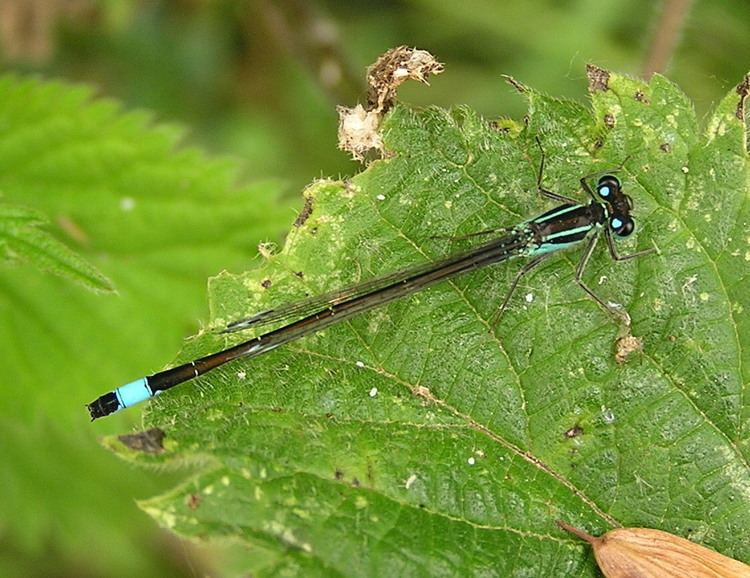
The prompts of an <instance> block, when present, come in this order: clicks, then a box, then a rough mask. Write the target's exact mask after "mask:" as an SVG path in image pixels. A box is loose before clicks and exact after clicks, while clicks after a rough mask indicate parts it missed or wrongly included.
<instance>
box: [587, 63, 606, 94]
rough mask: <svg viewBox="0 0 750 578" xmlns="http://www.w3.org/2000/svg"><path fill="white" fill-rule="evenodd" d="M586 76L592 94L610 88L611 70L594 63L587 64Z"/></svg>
mask: <svg viewBox="0 0 750 578" xmlns="http://www.w3.org/2000/svg"><path fill="white" fill-rule="evenodd" d="M586 78H588V80H589V92H590V93H591V94H594V93H595V92H604V91H605V90H609V71H607V70H604V69H603V68H599V67H598V66H595V65H594V64H587V65H586Z"/></svg>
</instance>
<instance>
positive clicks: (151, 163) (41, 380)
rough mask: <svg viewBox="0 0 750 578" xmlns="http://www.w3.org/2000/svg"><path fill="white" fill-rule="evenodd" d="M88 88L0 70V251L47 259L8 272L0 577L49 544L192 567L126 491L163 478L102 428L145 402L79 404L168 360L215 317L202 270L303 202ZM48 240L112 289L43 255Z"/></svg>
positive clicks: (216, 267) (3, 288)
mask: <svg viewBox="0 0 750 578" xmlns="http://www.w3.org/2000/svg"><path fill="white" fill-rule="evenodd" d="M90 93H91V91H90V90H89V89H84V88H80V87H71V86H69V85H65V84H62V83H54V82H41V81H39V80H32V79H20V78H16V77H10V76H3V77H0V126H2V135H3V138H2V140H1V141H0V166H1V167H2V168H3V169H2V170H1V171H0V192H2V195H3V204H2V205H0V211H2V217H0V229H1V230H2V232H3V234H7V233H8V232H11V233H12V234H13V237H12V243H11V244H8V241H7V237H2V238H3V239H4V240H5V243H6V245H5V246H4V248H3V251H4V253H3V254H4V255H7V251H8V250H9V249H11V250H13V252H14V254H16V255H18V254H20V253H21V251H19V249H18V242H19V241H20V242H24V243H26V246H27V248H28V251H32V250H35V253H34V257H33V259H34V260H33V262H32V264H34V265H37V267H32V266H14V267H3V269H2V271H1V272H0V343H2V344H3V346H2V347H0V365H2V367H3V378H2V387H0V422H2V432H0V439H2V440H3V441H2V443H0V462H1V463H2V464H3V467H2V468H0V470H1V471H0V487H2V488H3V491H4V492H5V497H6V499H5V500H3V501H2V504H0V575H3V576H5V575H8V576H10V575H32V573H33V572H37V573H38V572H40V571H41V570H40V569H39V568H40V567H39V566H38V564H37V566H34V564H33V562H34V561H39V560H50V562H49V563H50V566H53V565H56V567H55V569H54V570H50V571H49V572H47V573H48V574H49V573H55V572H56V573H58V574H60V573H63V574H65V573H66V567H68V566H69V567H70V568H73V569H71V570H70V571H69V572H67V573H68V574H80V572H81V571H80V568H81V561H82V560H84V561H85V563H86V567H87V569H88V570H87V571H89V572H90V573H92V574H97V575H107V576H142V575H159V576H168V575H184V573H185V569H184V568H183V567H181V566H180V564H175V563H174V561H173V560H171V559H167V558H165V557H164V554H163V547H164V544H163V543H162V542H161V541H160V540H162V539H163V536H159V535H158V534H157V533H156V532H155V531H154V524H153V523H152V522H151V521H150V520H148V519H145V517H144V516H142V515H141V514H140V512H138V511H137V508H135V506H134V504H133V499H134V497H135V496H144V495H150V494H152V493H155V492H159V491H163V488H164V487H165V483H169V481H168V480H165V479H157V478H155V477H154V476H153V475H147V473H146V472H142V471H136V470H134V469H133V468H132V467H129V465H127V464H123V463H122V462H121V461H120V460H116V459H115V458H114V456H109V459H108V457H107V456H106V455H103V452H102V450H101V448H100V447H99V446H98V444H97V442H96V437H97V436H99V435H101V434H102V433H103V432H111V431H117V430H121V429H122V428H125V427H128V426H129V425H130V424H132V423H133V421H134V420H138V419H139V414H138V412H137V411H136V412H131V413H129V414H123V415H122V416H121V417H120V418H115V419H114V420H112V421H110V422H109V423H101V424H96V425H94V426H92V425H91V424H90V422H89V420H88V419H87V417H86V415H85V410H84V404H85V403H86V402H87V401H90V400H91V399H93V398H94V397H96V396H97V395H99V394H100V393H101V392H102V391H103V390H106V389H108V388H110V387H112V385H113V384H116V383H121V382H122V381H124V380H128V379H132V376H137V375H139V374H141V373H144V372H146V371H147V370H152V369H153V368H154V367H159V366H160V364H163V362H164V359H165V356H168V355H169V352H173V351H175V349H176V348H177V347H178V346H179V343H180V342H181V340H182V338H183V336H184V335H185V334H186V333H189V332H191V331H194V330H195V329H196V328H197V325H198V323H197V320H198V319H201V318H202V317H203V316H204V315H205V313H204V312H205V279H206V277H207V276H209V275H212V274H215V273H216V272H217V271H221V270H222V269H225V268H229V269H234V270H242V269H244V268H246V266H247V263H248V261H249V260H250V259H251V258H252V257H253V256H254V255H255V254H256V246H257V243H258V242H259V241H261V240H265V239H268V238H269V237H270V238H275V237H276V236H277V235H278V234H279V233H280V232H281V231H282V227H286V226H288V225H289V223H290V222H291V221H292V220H293V219H294V212H293V210H292V209H291V208H290V207H289V206H288V205H287V204H285V203H283V202H280V201H279V195H278V191H279V186H278V185H276V184H273V183H258V184H255V185H253V186H238V185H237V184H236V182H235V173H236V170H237V165H236V163H235V162H232V161H230V160H228V159H216V158H208V157H207V156H206V155H205V154H204V153H201V152H199V151H197V150H195V149H189V148H185V147H184V146H182V147H180V146H178V144H179V141H180V139H181V134H182V132H183V131H182V130H181V129H177V128H176V127H173V126H165V125H163V124H158V125H157V124H155V123H153V122H152V121H151V120H150V119H149V118H148V116H147V115H145V114H143V113H132V112H125V111H123V110H122V109H121V107H120V106H119V105H117V104H115V103H113V102H110V101H104V100H101V99H93V98H92V97H91V94H90ZM21 207H23V208H21ZM42 215H43V216H42ZM30 240H31V241H33V243H34V248H33V249H32V248H29V245H28V243H29V241H30ZM0 242H2V241H0ZM60 243H62V244H64V246H65V247H73V248H74V250H75V255H73V254H72V253H71V252H70V251H69V250H67V249H65V248H64V247H62V245H61V244H60ZM39 248H41V249H42V250H45V251H48V259H47V260H46V261H44V262H45V263H46V262H49V261H55V264H56V265H60V263H63V264H66V265H68V266H71V267H72V269H71V274H75V275H76V276H77V277H84V278H85V277H86V276H88V277H90V279H91V280H102V279H111V280H112V283H113V284H114V285H115V286H116V287H117V292H116V293H115V292H108V293H102V292H97V293H94V292H91V291H85V290H82V288H81V286H80V284H74V283H70V282H69V281H68V280H67V279H63V278H60V277H58V276H54V275H48V274H47V273H46V270H45V271H40V270H39V264H40V259H44V257H43V256H41V257H40V256H39V253H38V251H36V249H39ZM84 260H85V261H84ZM86 263H88V264H89V265H86ZM94 267H95V269H94ZM95 271H101V272H102V275H106V278H105V277H101V278H99V277H97V276H96V275H95ZM113 496H117V498H116V499H114V502H116V503H113ZM105 513H106V514H105ZM113 544H117V545H118V547H112V545H113ZM92 551H94V552H97V555H96V556H95V557H93V558H92V556H91V552H92ZM133 552H138V556H134V555H133ZM183 558H184V555H183V554H182V553H181V554H180V556H179V559H180V560H183ZM24 560H26V561H27V562H28V567H29V569H28V570H19V569H18V567H17V565H18V564H21V563H23V561H24ZM66 564H67V565H68V566H66ZM175 565H176V566H178V568H177V570H175V569H174V566H175ZM170 567H171V568H170ZM42 573H44V572H43V571H42Z"/></svg>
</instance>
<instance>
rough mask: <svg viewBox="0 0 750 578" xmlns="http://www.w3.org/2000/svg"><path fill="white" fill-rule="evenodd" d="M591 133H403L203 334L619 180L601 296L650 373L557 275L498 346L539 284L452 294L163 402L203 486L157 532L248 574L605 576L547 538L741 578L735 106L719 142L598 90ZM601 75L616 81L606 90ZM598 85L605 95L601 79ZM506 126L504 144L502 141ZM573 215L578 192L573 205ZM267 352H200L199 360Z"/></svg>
mask: <svg viewBox="0 0 750 578" xmlns="http://www.w3.org/2000/svg"><path fill="white" fill-rule="evenodd" d="M590 73H591V78H592V109H591V110H589V109H588V108H586V107H584V106H582V105H579V104H576V103H573V102H569V101H563V100H558V99H554V98H550V97H548V96H545V95H543V94H540V93H538V92H536V91H534V90H532V89H529V88H526V87H521V86H520V85H517V86H518V87H519V88H520V89H521V90H522V91H523V92H524V93H525V95H526V97H527V98H528V104H529V112H528V120H527V123H526V126H525V128H524V129H523V130H521V131H520V134H519V131H513V130H496V129H494V128H493V127H492V126H490V124H489V123H487V122H486V121H485V120H484V119H482V118H480V117H478V115H476V114H475V113H473V112H472V111H471V110H468V109H466V108H457V109H454V110H451V111H446V110H441V109H437V108H430V109H427V110H412V109H410V108H408V107H406V106H398V107H396V108H395V109H394V110H393V111H392V112H391V113H390V115H389V116H388V117H387V120H386V122H385V125H384V126H383V127H382V132H383V135H384V137H385V142H386V146H387V148H388V149H389V150H390V151H391V152H392V155H391V156H390V157H389V158H388V159H387V160H383V161H379V162H375V163H373V164H372V165H371V166H370V167H369V168H368V169H367V170H365V171H364V172H362V173H361V174H359V175H357V176H356V177H354V178H353V179H351V181H346V182H335V181H321V182H318V183H315V184H314V185H313V186H311V187H310V188H309V189H308V190H307V191H306V192H305V196H306V198H307V199H309V201H308V203H310V204H311V206H312V212H311V214H310V215H309V217H308V218H307V220H306V221H305V222H304V224H302V226H299V227H297V228H294V229H293V230H292V231H291V232H290V234H289V236H288V238H287V242H286V244H285V246H284V248H283V249H282V251H281V252H280V253H279V254H278V255H274V256H272V257H270V258H269V259H268V260H267V262H265V263H264V264H263V266H262V267H260V268H259V269H257V270H256V271H253V272H250V273H248V274H247V275H243V276H240V277H235V276H231V275H222V276H219V277H218V278H216V279H214V280H213V282H212V284H211V288H210V297H211V307H212V324H213V326H215V327H217V328H220V327H222V326H223V325H224V324H225V323H226V322H227V321H230V320H233V319H237V318H242V317H244V316H247V315H248V314H249V313H251V312H256V311H259V310H263V309H266V308H268V307H270V306H273V305H276V304H280V303H285V302H288V301H289V300H291V299H295V298H300V297H303V296H305V295H308V294H315V293H318V292H322V291H325V290H330V289H333V288H336V287H341V286H345V285H347V284H350V283H353V282H357V281H359V280H361V279H365V278H368V277H371V276H374V275H377V274H381V273H383V272H386V271H392V270H395V269H398V268H401V267H404V266H406V265H409V264H412V263H415V262H420V261H424V260H426V259H431V258H436V257H439V256H441V255H444V254H445V253H447V252H449V251H451V250H456V249H457V248H458V247H459V246H460V245H462V243H457V242H452V241H450V240H446V239H445V238H444V236H451V235H454V236H455V235H463V234H466V233H470V232H472V231H477V230H483V229H488V228H491V227H500V226H505V225H509V224H514V223H517V222H519V221H521V220H523V219H524V218H526V217H528V216H530V215H534V214H537V213H539V212H542V211H544V210H546V209H548V208H549V207H550V203H549V202H548V201H547V200H545V199H543V198H541V197H540V196H539V195H538V194H537V193H536V172H537V168H538V166H539V162H540V152H539V149H538V147H537V146H536V143H535V138H536V137H539V138H540V139H541V142H542V144H543V147H544V150H545V152H546V161H547V163H546V170H545V174H544V185H545V186H546V187H547V188H549V189H552V190H555V191H558V192H560V193H563V194H565V195H578V196H579V198H581V199H582V200H586V195H585V194H584V193H582V192H580V184H579V179H580V178H581V177H582V176H584V175H589V174H592V173H594V174H595V173H601V172H604V171H611V170H619V172H618V176H619V178H620V179H621V181H622V182H623V186H624V187H625V189H626V191H627V193H628V194H629V195H630V196H631V197H632V198H633V202H634V206H635V209H634V214H635V218H636V222H637V232H636V234H635V235H633V236H632V237H631V238H629V239H627V240H625V241H622V242H621V244H620V246H619V251H620V253H621V254H627V253H630V252H633V251H636V250H640V249H645V248H648V247H656V248H658V250H659V252H658V254H654V255H649V256H645V257H643V258H639V259H635V260H632V261H626V262H619V263H618V262H613V261H612V260H611V259H610V257H609V255H608V254H607V251H606V249H605V248H603V247H599V250H598V251H596V252H595V254H594V256H593V257H592V259H591V261H590V263H589V266H588V268H587V270H586V273H585V279H586V280H587V281H588V283H589V285H590V286H591V287H592V288H594V290H595V291H596V292H597V293H598V294H599V295H601V296H602V298H604V299H605V300H607V301H611V302H616V303H620V304H622V305H623V306H624V307H625V308H626V309H627V310H628V312H629V313H630V315H631V317H632V319H633V326H632V331H633V334H634V335H635V336H638V337H639V338H640V339H641V340H642V347H643V350H642V352H640V353H638V352H636V353H632V354H631V355H630V356H629V357H628V359H627V360H626V361H625V363H622V364H620V363H618V362H617V361H616V360H615V343H616V338H617V336H618V328H617V327H616V326H615V325H614V324H613V323H612V321H611V319H610V318H609V317H608V316H607V315H606V313H604V312H603V311H602V310H601V309H600V308H599V307H598V306H597V305H596V304H595V303H594V302H592V300H590V299H587V298H586V296H585V294H584V293H583V292H582V291H581V289H580V288H579V287H578V286H577V285H576V284H575V282H574V280H573V275H574V271H575V267H576V264H577V262H578V259H579V258H580V252H575V251H572V252H568V253H565V254H564V255H561V256H560V257H557V258H554V259H550V261H548V262H547V263H546V264H545V265H543V266H541V267H539V268H538V270H535V272H534V273H533V274H530V275H529V276H527V277H525V278H524V279H523V281H522V282H521V286H520V287H519V290H518V293H517V294H516V295H515V297H514V300H513V301H512V305H511V307H510V309H509V310H508V311H507V312H506V313H505V315H504V317H503V319H502V321H501V323H500V324H499V325H497V326H493V325H492V324H491V323H490V319H491V318H492V315H493V314H494V313H495V311H496V308H497V306H498V304H499V303H500V302H501V300H502V298H503V297H504V295H505V292H506V291H507V288H508V284H509V282H510V280H511V279H512V278H513V276H514V275H515V274H516V273H517V272H518V270H519V268H520V267H521V266H522V263H521V262H512V263H506V264H502V265H500V266H497V267H491V268H488V269H486V270H481V271H476V272H474V273H470V274H467V275H465V276H463V277H461V278H457V279H454V280H451V281H449V282H445V283H443V284H442V285H439V286H436V287H434V288H432V289H430V290H427V291H424V292H423V293H421V294H418V295H415V296H413V297H412V298H409V299H406V300H403V301H401V302H397V303H394V304H392V305H389V306H387V307H384V308H382V309H380V310H377V311H374V312H371V313H368V314H365V315H362V316H360V317H358V318H355V319H353V320H351V321H347V322H344V323H341V324H340V325H337V326H335V327H333V328H330V329H327V330H325V331H322V332H320V333H318V334H316V335H314V336H311V337H308V338H305V339H303V340H301V341H299V342H296V343H293V344H291V345H288V346H286V347H283V348H279V349H277V350H275V351H273V352H272V353H270V354H268V355H265V356H264V357H262V358H259V359H255V360H250V361H243V360H238V361H236V362H234V363H233V364H231V365H230V366H228V367H223V368H220V369H218V370H215V371H214V372H212V373H211V374H209V375H207V376H205V377H203V378H200V379H198V380H196V381H195V382H192V383H189V384H185V385H182V386H181V387H179V388H178V389H176V390H174V391H173V392H169V393H167V394H165V395H162V396H160V397H159V398H158V399H157V400H155V401H154V402H152V404H151V409H150V411H149V412H148V414H147V416H146V425H147V426H148V427H159V428H161V429H162V430H163V431H164V432H165V434H166V438H165V440H164V450H163V451H162V452H160V453H149V454H145V453H139V452H134V451H132V450H127V449H125V448H124V446H122V445H121V444H119V442H117V441H116V440H111V441H110V444H111V445H112V446H113V447H114V448H115V450H116V451H117V452H118V453H120V454H121V455H123V456H124V457H127V458H128V459H130V460H133V461H135V462H136V463H144V464H146V463H148V464H162V465H169V464H174V465H177V464H185V463H193V464H196V463H197V464H202V465H203V466H204V467H203V469H202V470H201V471H200V472H199V473H197V474H196V475H195V476H193V477H191V478H190V479H188V480H186V481H185V483H184V484H182V485H180V486H179V487H176V488H175V489H174V490H173V491H171V492H168V493H166V494H164V495H161V496H157V497H154V498H151V499H149V500H146V501H144V502H142V507H143V508H144V509H145V510H146V511H147V512H148V513H150V514H151V515H152V516H153V517H154V518H155V519H157V520H158V521H159V523H160V524H162V525H163V526H165V527H167V528H171V529H173V530H174V531H176V532H178V533H179V534H182V535H187V536H193V537H203V538H206V537H214V538H215V537H220V536H229V537H232V538H234V539H236V540H239V541H241V542H243V543H245V544H246V545H247V546H248V548H249V556H248V561H247V571H248V572H253V573H254V575H258V576H272V575H282V574H283V575H299V576H456V575H460V576H474V575H483V576H595V575H597V570H596V569H595V565H594V562H593V560H592V558H591V556H590V555H589V554H588V552H587V551H586V548H585V547H583V546H582V545H581V544H579V543H578V542H576V541H575V540H573V539H571V538H570V537H568V536H566V535H565V534H564V533H563V532H562V531H560V530H559V529H557V528H556V527H555V525H554V520H555V519H560V518H562V519H564V520H566V521H568V522H570V523H572V524H574V525H576V526H579V527H581V526H582V527H585V528H586V529H587V530H588V531H589V532H591V533H594V534H598V533H601V532H603V531H605V530H606V529H607V528H610V527H612V526H614V525H617V524H621V525H625V526H650V527H657V528H662V529H665V530H669V531H672V532H675V533H677V534H680V535H683V536H687V537H690V538H691V539H693V540H695V541H698V542H701V543H704V544H706V545H709V546H711V547H714V548H716V549H718V550H720V551H721V552H723V553H725V554H727V555H730V556H734V557H736V558H739V559H741V560H745V561H747V560H749V559H750V545H749V544H748V542H747V540H746V536H747V535H749V534H750V516H748V514H747V512H748V511H750V467H749V466H748V462H749V460H750V394H748V385H747V384H748V383H749V382H750V375H749V373H750V357H749V356H750V347H748V343H747V341H748V338H749V336H750V332H749V331H748V327H747V324H748V323H749V321H748V320H747V319H746V317H747V316H746V315H745V314H744V313H743V312H745V311H747V310H748V307H750V297H748V292H747V290H746V287H747V282H748V279H747V277H748V260H749V259H750V257H748V255H750V253H749V252H748V244H749V243H750V239H748V237H747V223H748V220H749V219H750V214H749V212H750V205H749V204H748V194H747V183H748V179H747V155H746V152H745V151H746V148H745V147H746V141H745V126H744V122H743V121H742V120H741V119H740V118H738V117H737V111H738V107H739V106H740V103H741V100H742V99H744V95H742V96H739V95H738V94H737V93H736V92H732V93H730V94H729V95H728V96H727V97H726V99H725V100H724V101H722V102H721V103H720V104H719V106H718V107H717V109H716V111H715V112H714V114H713V116H712V117H711V118H710V119H709V121H708V123H707V129H706V131H705V132H704V133H701V131H700V129H699V128H698V123H697V121H696V119H695V115H694V113H693V109H692V106H691V105H690V103H689V101H688V100H687V98H686V97H685V96H684V95H683V94H682V93H681V92H680V91H679V90H678V89H677V88H676V87H675V86H674V85H672V84H671V83H669V82H668V81H667V80H666V79H664V78H663V77H660V76H655V77H654V78H653V79H652V80H651V82H650V83H649V84H645V83H643V82H641V81H636V80H632V79H629V78H625V77H622V76H618V75H614V74H610V73H607V72H605V71H600V70H598V69H591V71H590ZM597 74H598V76H597ZM594 78H595V79H596V81H597V82H593V79H594ZM506 124H507V123H506ZM576 191H578V192H576ZM248 337H249V335H247V334H245V335H232V336H229V337H225V336H217V335H212V334H208V333H206V334H200V335H199V336H198V337H196V338H195V339H194V340H192V341H191V342H189V343H188V344H187V345H186V347H185V348H184V350H183V352H182V354H181V356H180V359H190V358H193V357H197V356H200V355H204V354H206V353H208V352H211V351H215V350H217V349H219V348H222V347H225V346H227V345H229V344H233V343H236V342H238V341H240V340H242V339H246V338H248Z"/></svg>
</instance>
